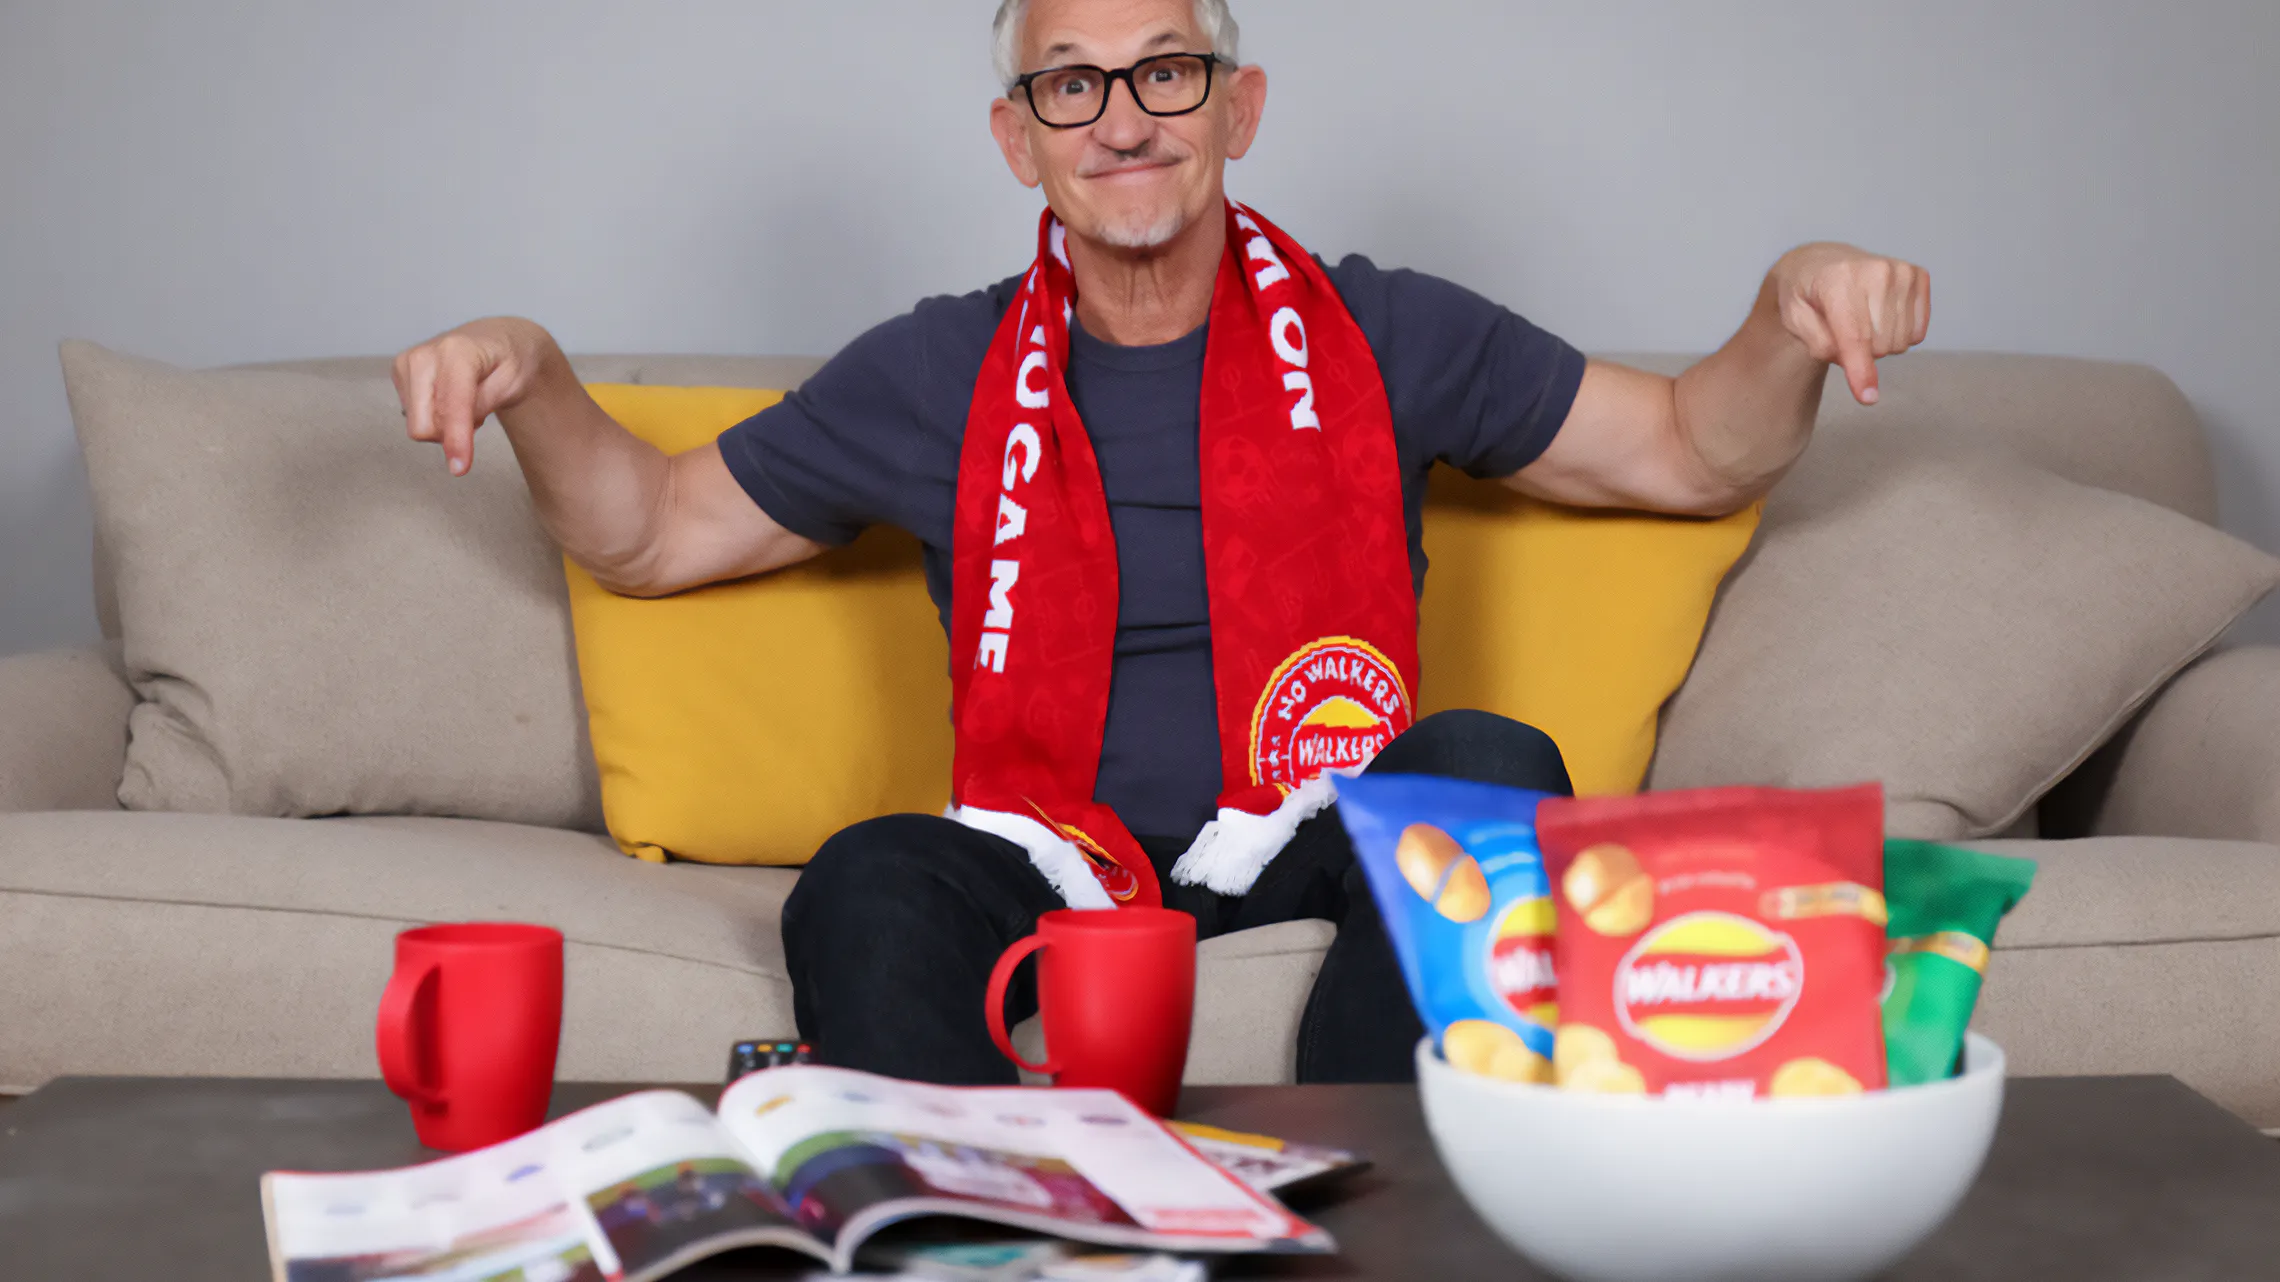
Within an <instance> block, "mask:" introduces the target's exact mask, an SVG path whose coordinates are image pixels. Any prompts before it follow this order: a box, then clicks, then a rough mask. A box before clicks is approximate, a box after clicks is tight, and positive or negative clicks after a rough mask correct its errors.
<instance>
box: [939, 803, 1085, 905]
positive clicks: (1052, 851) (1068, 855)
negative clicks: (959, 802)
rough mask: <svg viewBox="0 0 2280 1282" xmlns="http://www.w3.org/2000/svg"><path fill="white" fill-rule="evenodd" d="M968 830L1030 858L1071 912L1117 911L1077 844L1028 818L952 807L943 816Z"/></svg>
mask: <svg viewBox="0 0 2280 1282" xmlns="http://www.w3.org/2000/svg"><path fill="white" fill-rule="evenodd" d="M942 813H943V815H944V816H945V817H946V818H949V819H954V820H956V821H957V822H959V823H962V824H964V825H966V826H967V827H968V828H973V829H977V830H979V831H981V832H986V833H991V834H993V835H995V836H999V837H1003V838H1005V839H1006V840H1007V841H1010V842H1012V843H1013V844H1014V845H1016V846H1019V847H1021V848H1022V849H1023V850H1024V851H1027V852H1028V854H1029V862H1030V863H1031V864H1032V865H1034V866H1035V867H1036V869H1037V871H1039V872H1041V873H1043V874H1045V880H1047V881H1049V882H1051V883H1053V889H1054V890H1056V891H1058V892H1060V895H1061V902H1063V903H1065V904H1067V905H1068V906H1069V907H1071V908H1114V907H1116V901H1115V900H1113V899H1110V898H1109V897H1108V891H1106V890H1104V889H1102V887H1101V884H1100V878H1098V877H1095V876H1093V871H1092V865H1091V864H1090V863H1089V862H1087V861H1086V859H1085V857H1084V854H1083V852H1081V851H1079V850H1078V849H1077V847H1076V844H1075V843H1074V842H1071V841H1070V840H1069V839H1068V838H1066V837H1063V836H1062V835H1061V834H1059V833H1057V832H1055V831H1053V830H1052V829H1051V828H1048V827H1046V826H1045V825H1044V824H1042V823H1039V822H1038V821H1037V820H1035V819H1032V818H1030V817H1029V816H1027V815H1016V814H1009V813H1007V812H1006V811H1003V810H982V809H978V808H976V807H974V806H956V805H954V806H951V807H950V808H949V809H948V810H945V811H943V812H942Z"/></svg>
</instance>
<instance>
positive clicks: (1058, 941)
mask: <svg viewBox="0 0 2280 1282" xmlns="http://www.w3.org/2000/svg"><path fill="white" fill-rule="evenodd" d="M1040 949H1042V950H1044V955H1043V956H1041V957H1039V958H1038V959H1037V1009H1038V1011H1039V1013H1041V1014H1042V1015H1043V1016H1044V1019H1045V1062H1044V1063H1042V1064H1032V1063H1030V1062H1029V1061H1028V1060H1025V1059H1023V1058H1022V1057H1021V1054H1020V1052H1018V1051H1016V1050H1014V1048H1013V1038H1012V1037H1011V1036H1009V1035H1008V1034H1007V1032H1006V1028H1005V987H1006V984H1007V983H1009V982H1010V981H1011V980H1012V979H1013V968H1014V967H1016V966H1018V965H1020V964H1021V961H1022V959H1023V958H1025V957H1027V956H1029V954H1031V953H1034V952H1037V951H1038V950H1040ZM988 1002H989V1006H988V1009H987V1011H986V1012H985V1018H986V1019H987V1020H988V1022H989V1028H990V1039H991V1040H992V1041H995V1042H996V1043H997V1048H998V1051H999V1052H1000V1053H1001V1054H1003V1055H1004V1056H1005V1057H1006V1058H1007V1059H1010V1060H1012V1061H1013V1062H1014V1063H1016V1064H1019V1065H1021V1066H1022V1067H1023V1068H1026V1069H1028V1070H1029V1071H1030V1072H1032V1073H1042V1074H1045V1075H1046V1076H1048V1077H1051V1078H1052V1079H1053V1084H1054V1085H1055V1086H1106V1087H1110V1088H1113V1089H1115V1090H1119V1091H1122V1092H1124V1094H1125V1097H1126V1098H1128V1099H1130V1100H1131V1101H1132V1102H1133V1103H1135V1104H1138V1105H1139V1106H1140V1107H1142V1108H1144V1109H1147V1110H1148V1111H1149V1112H1150V1113H1153V1114H1155V1115H1156V1116H1158V1117H1167V1116H1169V1115H1170V1114H1171V1111H1172V1109H1173V1107H1174V1106H1175V1105H1177V1104H1178V1103H1179V1098H1180V1074H1181V1073H1182V1072H1183V1071H1184V1070H1185V1069H1186V1068H1187V1052H1188V1030H1189V1028H1190V1027H1191V1026H1192V1025H1193V1024H1194V1021H1195V918H1193V917H1191V916H1189V915H1188V914H1186V913H1183V912H1177V911H1174V910H1172V909H1169V908H1111V909H1101V910H1083V911H1080V910H1078V909H1074V908H1063V909H1060V910H1058V911H1055V912H1049V913H1046V914H1045V915H1044V916H1042V917H1039V918H1038V919H1037V933H1036V934H1034V935H1031V936H1030V937H1029V938H1027V939H1024V940H1022V941H1021V942H1020V943H1017V944H1015V945H1014V946H1013V947H1011V948H1008V949H1006V950H1005V955H1004V956H1002V957H1000V958H998V961H997V967H996V969H994V970H992V971H991V972H990V991H989V998H988Z"/></svg>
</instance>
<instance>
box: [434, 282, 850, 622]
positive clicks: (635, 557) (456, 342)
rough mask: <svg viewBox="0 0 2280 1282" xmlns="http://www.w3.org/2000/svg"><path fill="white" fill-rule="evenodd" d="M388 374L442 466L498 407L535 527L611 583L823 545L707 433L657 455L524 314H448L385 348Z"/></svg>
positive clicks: (639, 582)
mask: <svg viewBox="0 0 2280 1282" xmlns="http://www.w3.org/2000/svg"><path fill="white" fill-rule="evenodd" d="M395 378H396V393H397V395H399V396H400V397H402V398H403V402H404V425H405V430H406V431H408V432H409V433H410V434H411V438H412V439H413V440H415V441H431V442H434V443H436V444H438V445H441V446H442V447H443V454H444V459H445V461H446V465H447V466H449V467H450V469H451V474H452V475H453V476H464V475H466V473H467V469H468V467H469V465H470V464H472V463H473V462H474V458H475V429H476V428H478V427H480V426H481V425H482V423H483V421H484V420H485V419H487V418H489V417H490V416H491V415H493V414H496V415H498V416H499V423H500V425H501V426H503V427H505V428H506V432H507V439H508V440H509V441H510V442H512V444H513V445H514V451H515V457H516V458H517V459H518V460H520V461H521V463H522V469H523V477H524V479H525V480H526V481H528V482H529V484H530V494H531V500H532V502H533V503H534V504H535V505H536V507H537V508H538V516H539V520H540V521H542V522H543V523H544V524H545V526H546V530H547V533H549V534H551V535H553V536H554V541H555V542H557V543H559V544H561V545H562V550H563V551H564V552H566V553H568V554H569V556H570V559H571V560H573V561H576V562H577V563H578V564H579V565H581V566H584V567H585V568H586V570H587V572H589V573H591V574H592V575H593V576H594V578H595V579H596V580H598V581H599V582H600V583H601V584H602V586H604V587H606V588H608V589H610V590H611V591H612V592H619V593H623V594H625V595H627V596H664V595H666V594H667V593H671V592H678V591H681V590H682V589H684V588H692V587H696V586H698V585H699V584H704V583H712V582H716V581H718V580H721V579H734V578H741V577H743V576H745V575H749V574H761V573H764V572H766V571H769V570H775V569H781V568H783V567H784V566H787V565H791V564H794V563H796V562H799V561H804V560H806V559H808V558H809V557H811V556H814V555H815V554H816V553H818V552H821V551H822V550H823V545H822V544H820V543H816V542H814V541H813V540H810V539H806V538H802V537H801V536H799V535H797V534H794V533H792V532H791V531H790V530H787V529H785V528H784V527H783V526H781V525H778V524H777V523H776V522H775V521H774V520H773V519H771V518H770V517H769V516H768V514H767V513H766V512H763V511H761V510H760V506H759V505H758V504H756V503H754V502H753V501H752V499H751V497H750V496H749V495H747V494H746V493H745V492H744V487H743V486H741V485H738V484H737V483H736V478H735V477H734V476H731V475H730V474H729V470H728V465H727V464H725V463H723V462H722V461H721V457H720V447H719V446H717V445H707V446H705V447H704V448H702V449H698V450H691V451H689V452H688V453H686V454H681V455H677V456H675V457H672V458H667V457H666V456H665V454H664V453H663V452H662V451H660V450H659V449H658V448H657V447H655V446H653V445H650V444H649V443H648V442H646V441H643V440H641V439H640V438H639V437H636V436H635V435H633V433H631V432H628V431H626V430H625V429H624V428H623V427H621V426H619V425H618V423H617V420H615V419H613V418H611V417H610V416H609V415H608V414H607V413H605V412H603V410H602V407H601V406H599V405H597V404H595V403H594V398H593V397H591V396H589V395H587V394H586V389H585V387H584V386H582V385H581V384H580V383H579V382H578V377H577V375H576V374H574V373H572V372H571V369H570V361H569V359H568V358H567V357H565V356H564V355H563V354H562V349H561V348H560V347H558V346H557V345H556V344H555V342H554V339H553V337H552V336H551V335H549V334H548V333H547V332H546V331H545V330H544V329H541V328H540V327H539V326H538V325H536V324H535V323H533V322H531V321H527V320H521V319H518V318H514V317H499V318H494V319H490V320H479V321H474V322H471V323H469V324H466V325H462V326H460V327H459V328H458V329H455V330H452V331H451V332H449V333H447V334H443V335H440V336H438V337H436V338H432V339H429V340H428V341H427V342H425V343H422V344H420V345H419V346H418V347H415V348H412V349H411V350H410V351H407V352H405V353H404V354H403V355H401V356H398V357H397V358H396V366H395Z"/></svg>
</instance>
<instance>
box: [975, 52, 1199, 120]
mask: <svg viewBox="0 0 2280 1282" xmlns="http://www.w3.org/2000/svg"><path fill="white" fill-rule="evenodd" d="M1218 63H1219V56H1218V55H1217V54H1209V53H1160V54H1157V55H1156V56H1155V57H1153V58H1142V59H1141V60H1140V61H1138V62H1135V63H1133V64H1132V65H1131V66H1129V67H1120V68H1118V69H1117V70H1115V71H1104V70H1102V69H1101V68H1099V67H1090V66H1075V67H1047V68H1046V69H1045V70H1043V71H1032V72H1030V73H1029V74H1028V75H1026V76H1023V77H1022V78H1021V79H1019V80H1016V81H1014V82H1013V87H1014V88H1016V89H1019V90H1021V91H1022V92H1023V93H1024V94H1027V95H1028V96H1029V110H1030V112H1031V114H1033V115H1035V116H1036V117H1037V120H1038V123H1040V124H1043V125H1048V126H1050V127H1052V128H1054V129H1081V128H1083V127H1084V126H1086V125H1089V124H1091V123H1093V122H1094V121H1096V120H1098V119H1100V118H1101V117H1102V116H1104V115H1106V114H1108V94H1109V90H1110V89H1111V88H1112V87H1113V86H1114V85H1115V84H1116V82H1117V81H1119V80H1121V81H1123V82H1124V87H1125V88H1127V89H1130V90H1131V91H1132V101H1134V102H1136V103H1139V104H1140V110H1142V111H1145V112H1147V113H1148V114H1149V115H1151V116H1184V115H1186V114H1188V113H1189V112H1191V111H1194V110H1195V109H1196V108H1198V107H1201V106H1202V105H1203V104H1204V103H1205V102H1207V101H1209V100H1210V98H1211V80H1212V70H1213V68H1214V67H1216V66H1217V65H1218Z"/></svg>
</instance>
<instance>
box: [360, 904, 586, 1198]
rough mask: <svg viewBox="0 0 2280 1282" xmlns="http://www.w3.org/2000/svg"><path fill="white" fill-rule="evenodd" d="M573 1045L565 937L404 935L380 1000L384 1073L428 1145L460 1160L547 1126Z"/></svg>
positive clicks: (438, 930) (504, 926) (535, 929)
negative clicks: (563, 1061) (557, 1069)
mask: <svg viewBox="0 0 2280 1282" xmlns="http://www.w3.org/2000/svg"><path fill="white" fill-rule="evenodd" d="M561 1044H562V932H561V931H559V930H555V929H553V928H551V927H548V926H524V925H517V924H513V923H507V922H469V923H466V924H464V925H453V926H422V927H420V928H418V929H416V930H407V931H405V932H404V933H402V934H400V935H398V936H396V972H395V974H393V975H391V976H389V978H388V987H387V990H386V991H384V992H383V993H381V995H380V1033H379V1046H380V1076H381V1077H382V1078H383V1079H385V1080H386V1081H387V1083H388V1089H389V1090H391V1091H393V1092H395V1093H396V1094H397V1095H399V1096H401V1097H403V1099H404V1101H405V1102H406V1103H408V1104H410V1105H411V1106H412V1127H413V1129H415V1130H416V1131H418V1132H419V1137H420V1143H422V1144H425V1145H427V1146H428V1147H429V1148H434V1149H442V1150H444V1151H446V1152H451V1153H462V1152H465V1151H467V1150H469V1149H477V1148H482V1147H484V1146H485V1145H489V1144H496V1143H498V1142H499V1141H501V1140H509V1139H513V1138H514V1137H515V1136H517V1135H521V1134H523V1133H524V1132H526V1131H529V1130H531V1129H533V1128H535V1127H536V1126H537V1125H538V1124H539V1123H541V1122H543V1121H545V1120H546V1105H547V1100H548V1099H549V1097H551V1096H552V1094H553V1092H554V1055H555V1052H556V1050H558V1049H559V1048H560V1046H561Z"/></svg>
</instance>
